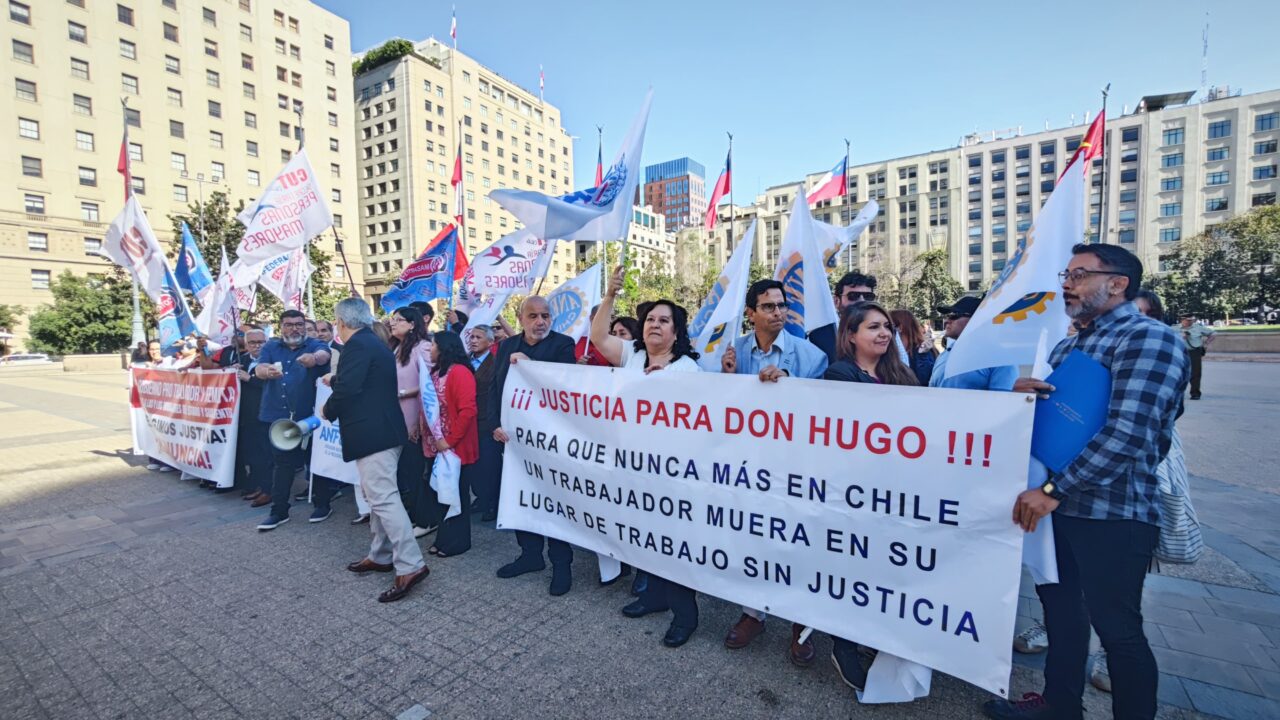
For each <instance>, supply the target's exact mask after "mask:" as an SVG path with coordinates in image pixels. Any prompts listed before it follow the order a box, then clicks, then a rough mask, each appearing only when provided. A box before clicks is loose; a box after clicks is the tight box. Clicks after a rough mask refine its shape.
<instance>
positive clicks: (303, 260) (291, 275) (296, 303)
mask: <svg viewBox="0 0 1280 720" xmlns="http://www.w3.org/2000/svg"><path fill="white" fill-rule="evenodd" d="M315 269H316V268H315V266H314V265H312V264H311V254H310V253H309V252H307V246H306V245H303V246H302V247H300V248H298V249H297V250H294V251H293V252H291V253H289V264H288V265H286V266H285V271H284V287H283V288H281V293H280V294H279V298H280V300H281V301H282V302H283V303H284V309H285V310H300V311H302V313H303V314H304V315H305V314H306V312H307V308H306V303H304V302H303V293H305V292H306V290H307V281H308V280H310V279H311V273H313V272H315Z"/></svg>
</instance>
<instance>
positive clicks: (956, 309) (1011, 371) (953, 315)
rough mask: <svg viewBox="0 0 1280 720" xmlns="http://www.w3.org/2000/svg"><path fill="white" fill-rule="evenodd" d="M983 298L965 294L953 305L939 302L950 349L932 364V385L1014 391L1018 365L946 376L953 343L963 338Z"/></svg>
mask: <svg viewBox="0 0 1280 720" xmlns="http://www.w3.org/2000/svg"><path fill="white" fill-rule="evenodd" d="M981 304H982V298H976V297H968V296H966V297H962V298H960V299H959V300H957V301H956V302H955V304H953V305H939V306H938V312H939V313H941V314H942V315H943V316H944V317H945V318H946V324H945V325H943V328H942V334H943V338H944V340H943V342H945V343H946V345H947V349H946V350H945V351H944V352H943V353H942V354H941V355H939V356H938V359H937V361H935V362H934V364H933V375H931V376H930V377H929V387H945V388H958V389H960V390H1012V389H1013V383H1014V381H1015V380H1017V379H1018V368H1016V367H1014V366H1013V365H1004V366H1001V367H989V368H982V369H981V370H970V371H969V372H966V373H960V374H959V375H956V376H955V377H947V359H948V358H949V357H950V356H951V346H952V345H954V344H955V342H956V340H957V339H959V338H960V333H962V332H964V329H965V326H967V325H968V324H969V318H971V317H973V314H974V313H975V312H977V311H978V306H979V305H981Z"/></svg>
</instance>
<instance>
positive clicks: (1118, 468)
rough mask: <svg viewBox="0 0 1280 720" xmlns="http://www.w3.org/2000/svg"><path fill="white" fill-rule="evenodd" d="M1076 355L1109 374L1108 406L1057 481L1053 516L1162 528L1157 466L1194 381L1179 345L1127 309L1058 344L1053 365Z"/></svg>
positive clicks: (1150, 321)
mask: <svg viewBox="0 0 1280 720" xmlns="http://www.w3.org/2000/svg"><path fill="white" fill-rule="evenodd" d="M1072 350H1079V351H1081V352H1083V353H1084V354H1086V355H1088V356H1089V357H1091V358H1093V359H1094V360H1096V361H1098V362H1099V363H1101V364H1102V366H1103V367H1105V368H1107V369H1108V370H1109V371H1110V372H1111V401H1110V405H1109V408H1108V411H1107V420H1106V423H1105V424H1104V425H1103V426H1102V429H1101V430H1100V431H1098V434H1097V435H1095V436H1094V437H1093V439H1092V440H1090V441H1089V444H1088V445H1087V446H1086V447H1085V449H1084V450H1083V451H1082V452H1081V453H1080V455H1079V456H1078V457H1077V458H1076V459H1075V460H1073V461H1072V462H1071V464H1070V465H1068V466H1067V467H1066V468H1065V469H1064V470H1063V471H1062V473H1061V475H1059V476H1058V477H1056V478H1055V483H1056V484H1057V486H1058V489H1059V490H1061V491H1062V492H1063V493H1065V494H1066V499H1064V500H1063V501H1062V504H1061V505H1059V506H1058V509H1057V510H1056V512H1059V513H1061V514H1063V515H1069V516H1071V517H1078V518H1089V519H1094V520H1138V521H1140V522H1145V523H1149V524H1152V525H1158V524H1159V523H1160V503H1159V500H1158V498H1157V494H1156V467H1157V466H1158V465H1159V464H1160V460H1161V458H1163V457H1164V456H1165V453H1167V452H1168V451H1169V443H1170V442H1171V436H1172V434H1173V422H1174V420H1176V419H1177V417H1178V415H1180V414H1181V412H1182V394H1183V392H1185V391H1186V388H1187V381H1188V378H1189V376H1190V374H1189V369H1188V368H1189V361H1188V359H1187V351H1186V347H1185V345H1184V344H1183V342H1182V338H1181V337H1179V336H1178V333H1176V332H1175V331H1174V330H1173V329H1171V328H1169V327H1168V326H1166V325H1165V324H1163V323H1161V322H1159V321H1157V320H1153V319H1151V318H1148V317H1146V316H1145V315H1142V314H1141V313H1139V312H1138V308H1137V306H1135V305H1134V304H1133V303H1131V302H1126V303H1123V304H1121V305H1118V306H1116V307H1114V308H1112V309H1111V310H1109V311H1107V312H1106V313H1104V314H1102V315H1101V316H1099V317H1098V318H1096V319H1095V320H1094V321H1093V323H1092V324H1090V325H1089V326H1087V327H1084V328H1081V329H1080V331H1079V332H1078V333H1076V334H1075V335H1074V336H1071V337H1068V338H1066V339H1065V340H1063V341H1062V342H1060V343H1058V346H1057V347H1056V348H1054V350H1053V354H1052V355H1051V356H1050V359H1049V362H1050V364H1051V365H1053V366H1054V367H1057V366H1058V365H1059V364H1061V363H1062V361H1063V360H1065V359H1066V357H1067V355H1068V354H1070V352H1071V351H1072Z"/></svg>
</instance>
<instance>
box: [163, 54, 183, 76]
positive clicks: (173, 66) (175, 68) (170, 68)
mask: <svg viewBox="0 0 1280 720" xmlns="http://www.w3.org/2000/svg"><path fill="white" fill-rule="evenodd" d="M164 69H165V72H169V73H173V74H174V75H181V74H182V61H181V60H179V59H178V58H176V57H174V56H172V55H165V56H164Z"/></svg>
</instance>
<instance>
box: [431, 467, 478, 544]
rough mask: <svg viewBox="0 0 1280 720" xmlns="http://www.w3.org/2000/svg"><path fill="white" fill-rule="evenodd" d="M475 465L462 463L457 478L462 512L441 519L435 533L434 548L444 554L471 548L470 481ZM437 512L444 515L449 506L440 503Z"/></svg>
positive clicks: (441, 515)
mask: <svg viewBox="0 0 1280 720" xmlns="http://www.w3.org/2000/svg"><path fill="white" fill-rule="evenodd" d="M475 466H476V463H471V464H470V465H463V466H462V476H461V477H460V478H459V479H458V495H459V496H460V497H461V503H462V512H460V513H458V514H457V515H454V516H453V517H451V518H449V519H448V520H444V521H442V522H441V523H440V530H439V531H438V532H437V534H436V542H435V546H436V549H437V550H439V551H440V552H442V553H444V554H445V555H461V554H462V553H464V552H466V551H468V550H470V549H471V481H472V475H474V474H475V470H474V469H473V468H475ZM437 504H439V503H437ZM439 512H440V517H444V515H445V513H447V512H449V506H448V505H440V507H439Z"/></svg>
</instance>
